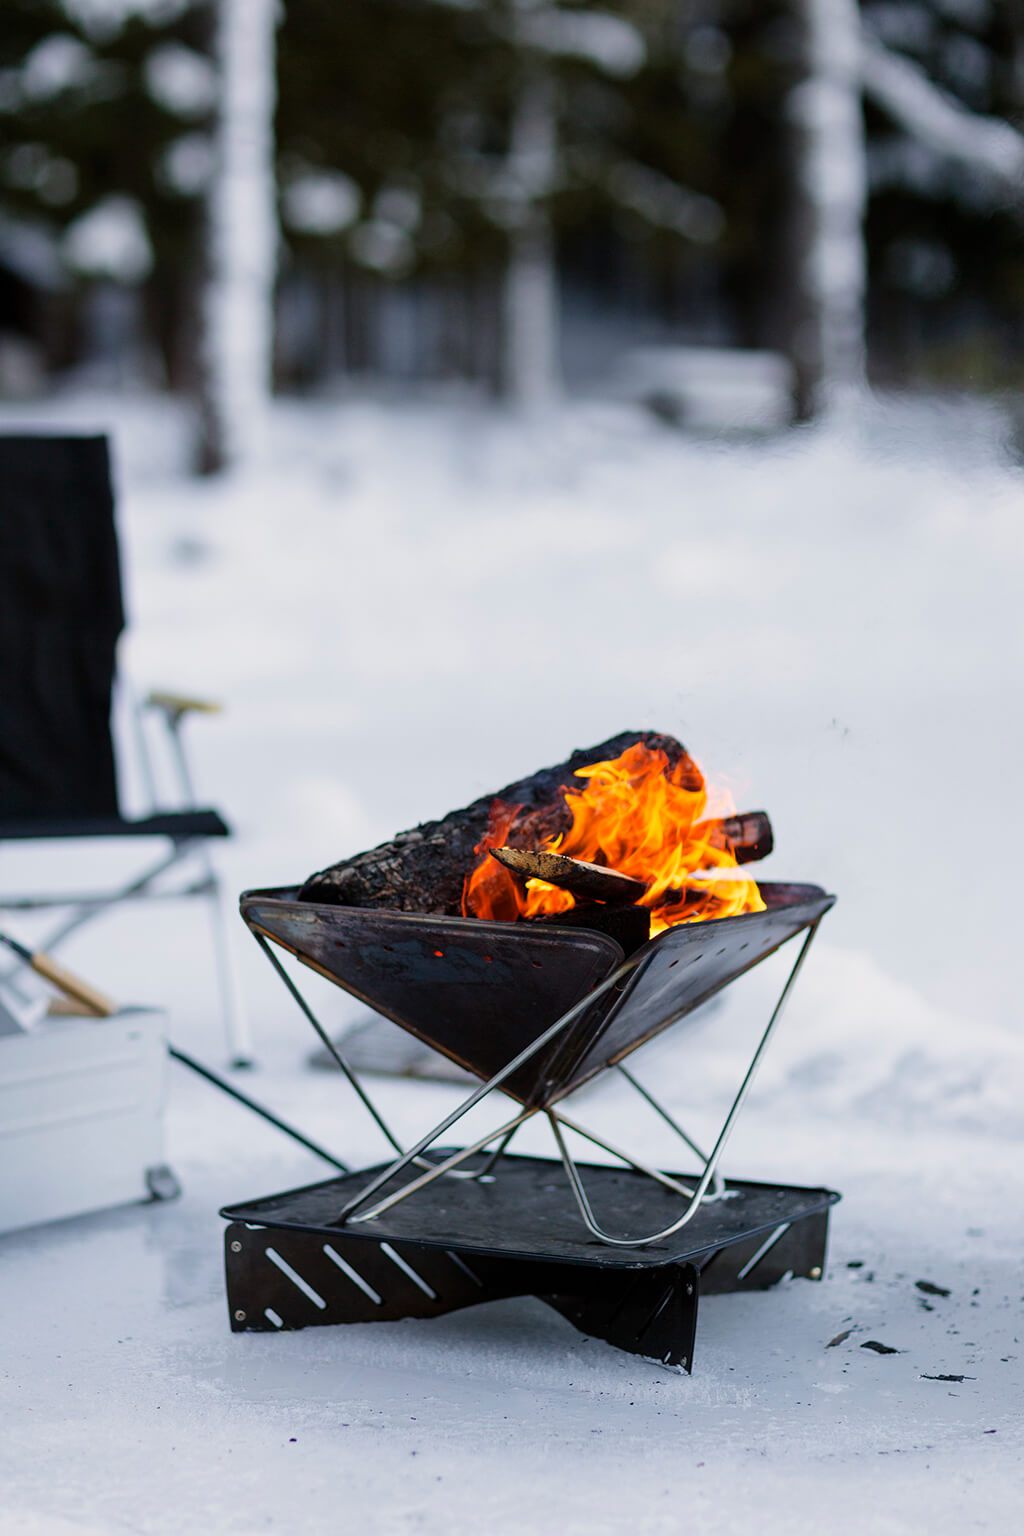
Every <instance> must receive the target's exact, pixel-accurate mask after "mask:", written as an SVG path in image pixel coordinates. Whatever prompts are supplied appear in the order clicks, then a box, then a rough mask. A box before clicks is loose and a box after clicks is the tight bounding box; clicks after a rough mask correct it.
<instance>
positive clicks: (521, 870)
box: [489, 848, 647, 903]
mask: <svg viewBox="0 0 1024 1536" xmlns="http://www.w3.org/2000/svg"><path fill="white" fill-rule="evenodd" d="M489 852H490V855H491V858H492V859H497V861H498V863H499V864H503V865H504V866H505V868H506V869H510V870H511V871H512V873H513V874H514V875H518V876H519V877H520V879H522V880H544V881H546V882H547V884H548V885H557V886H558V888H559V890H562V891H569V892H571V894H572V895H573V896H580V897H583V898H584V899H585V900H589V901H615V902H624V903H630V902H637V901H639V900H640V898H641V896H643V895H644V893H645V891H646V890H647V886H646V884H645V883H644V881H643V880H634V879H633V878H632V876H630V875H623V874H620V873H619V871H618V870H617V869H607V868H605V866H604V865H603V864H590V863H588V862H587V861H586V860H585V859H570V858H567V857H566V855H565V854H563V853H544V852H542V851H537V850H534V849H527V848H491V849H490V850H489Z"/></svg>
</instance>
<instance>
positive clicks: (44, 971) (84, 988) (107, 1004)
mask: <svg viewBox="0 0 1024 1536" xmlns="http://www.w3.org/2000/svg"><path fill="white" fill-rule="evenodd" d="M29 964H30V965H31V966H32V969H33V970H34V971H35V973H36V975H37V976H42V977H43V979H44V980H45V981H48V982H50V983H51V984H52V985H53V986H55V987H57V988H59V990H60V991H61V992H63V993H64V994H65V996H66V997H71V998H74V1000H75V1002H76V1003H80V1004H81V1005H82V1007H83V1008H84V1009H86V1011H87V1012H89V1013H92V1014H95V1015H96V1017H97V1018H100V1019H109V1017H110V1015H111V1014H112V1013H116V1012H117V1004H116V1003H115V1002H112V1001H111V999H110V998H109V997H106V996H105V995H104V994H103V993H102V992H98V991H97V990H96V988H95V987H91V986H90V985H89V983H88V982H87V981H83V980H82V978H81V976H76V975H75V973H74V972H73V971H68V970H65V968H64V966H62V965H58V964H57V962H56V960H53V959H51V958H50V956H49V955H45V954H43V953H42V951H41V950H36V952H35V953H34V954H33V956H32V959H31V960H30V962H29Z"/></svg>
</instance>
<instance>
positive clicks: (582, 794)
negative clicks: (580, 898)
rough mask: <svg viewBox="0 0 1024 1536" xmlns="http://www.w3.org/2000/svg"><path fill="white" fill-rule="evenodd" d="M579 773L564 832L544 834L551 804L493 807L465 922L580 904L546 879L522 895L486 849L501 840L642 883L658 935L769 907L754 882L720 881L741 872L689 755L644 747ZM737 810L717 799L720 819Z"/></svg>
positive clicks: (465, 899) (470, 879) (569, 792)
mask: <svg viewBox="0 0 1024 1536" xmlns="http://www.w3.org/2000/svg"><path fill="white" fill-rule="evenodd" d="M574 777H575V778H576V779H578V780H580V781H582V782H581V783H580V785H579V786H577V785H575V784H572V785H567V786H566V787H565V788H564V789H563V791H562V794H563V798H564V802H565V807H566V810H567V811H568V813H569V816H570V824H569V826H568V828H567V829H566V830H565V831H563V832H558V833H555V834H552V833H550V831H542V830H541V829H542V827H545V826H546V828H550V826H551V808H550V806H543V807H541V808H539V809H535V810H532V811H524V809H523V807H522V806H519V805H506V804H503V803H502V802H501V801H500V800H496V801H495V802H494V804H493V805H492V807H491V814H490V821H489V824H488V828H487V831H486V833H485V834H484V836H483V838H482V839H481V841H480V842H479V843H478V845H477V847H476V849H475V852H476V853H477V855H478V856H479V859H478V862H477V864H476V865H475V867H474V868H473V869H472V870H471V872H470V873H469V875H467V877H466V881H465V884H464V886H463V892H462V912H463V916H465V917H482V918H491V919H495V920H498V921H503V922H515V921H516V920H517V919H518V918H524V917H539V916H541V915H544V914H555V913H558V912H565V911H568V910H569V909H570V908H572V907H574V906H575V905H576V899H575V897H574V896H572V895H570V894H569V892H568V891H562V890H559V889H558V887H557V886H553V885H548V884H547V883H546V882H545V881H543V880H529V881H527V882H526V888H525V890H524V888H523V886H522V884H521V882H520V881H518V880H516V879H515V877H514V876H513V875H512V874H511V873H510V872H509V871H508V870H507V869H505V868H504V867H503V866H502V865H501V864H499V863H498V861H497V859H492V858H491V857H490V855H489V854H488V852H487V850H488V849H489V848H500V847H502V846H503V845H504V844H510V845H512V846H513V847H517V848H536V849H539V850H544V851H545V852H551V853H563V854H567V855H568V856H569V857H570V858H574V859H587V860H589V861H590V862H591V863H593V864H603V865H605V866H606V867H607V868H609V869H617V870H620V871H621V872H622V873H623V874H624V875H632V876H633V877H634V878H635V879H638V880H643V881H645V882H646V884H647V892H646V894H645V895H644V896H643V898H642V900H641V905H642V906H645V907H648V908H650V912H651V933H652V934H656V933H661V932H662V930H663V929H665V928H672V927H674V926H675V925H676V924H677V923H692V922H699V921H702V920H703V919H706V918H716V917H735V916H737V915H738V914H739V913H741V912H763V911H764V906H765V904H764V901H763V900H762V898H761V893H760V891H759V890H758V888H757V885H756V883H755V882H754V881H753V880H750V879H748V878H747V877H745V876H737V878H736V879H735V880H730V879H729V878H728V877H726V878H722V872H723V871H728V870H738V867H739V866H738V865H737V862H736V858H735V856H734V854H733V852H732V849H731V848H730V847H729V846H728V844H727V843H725V842H724V840H723V839H722V838H721V835H720V832H716V829H715V827H714V825H713V824H712V823H709V822H707V821H706V820H704V818H705V817H706V815H707V812H708V810H709V793H708V787H707V784H706V782H705V779H704V775H703V773H702V772H701V770H700V768H698V766H697V764H696V763H695V762H694V760H693V758H692V757H690V756H689V755H688V754H686V753H684V754H683V756H682V757H681V758H680V759H679V760H678V762H676V763H673V764H670V762H669V758H668V755H667V754H666V753H665V752H663V751H662V750H661V749H660V748H659V749H651V748H649V747H647V746H645V745H644V743H643V742H642V741H638V742H634V744H633V745H632V746H631V747H627V748H626V750H625V752H623V753H622V755H621V756H620V757H617V758H615V759H614V761H610V762H604V763H593V764H591V765H590V766H589V767H587V768H578V769H577V770H576V773H575V775H574ZM732 809H733V807H732V805H731V803H727V797H726V796H724V795H722V794H719V795H716V796H715V804H714V807H713V810H714V814H715V815H716V816H723V815H728V814H729V813H730V812H731V811H732Z"/></svg>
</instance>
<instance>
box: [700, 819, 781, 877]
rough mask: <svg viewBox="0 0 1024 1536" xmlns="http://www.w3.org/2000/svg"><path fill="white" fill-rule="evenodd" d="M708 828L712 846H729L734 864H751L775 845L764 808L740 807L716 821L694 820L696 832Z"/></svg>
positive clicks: (763, 856)
mask: <svg viewBox="0 0 1024 1536" xmlns="http://www.w3.org/2000/svg"><path fill="white" fill-rule="evenodd" d="M709 828H714V830H713V831H711V832H709V834H708V835H709V838H710V841H711V842H712V843H713V845H714V846H715V847H716V848H729V849H731V850H732V854H733V857H734V858H735V860H736V863H737V864H753V863H754V862H755V861H756V860H757V859H766V858H767V857H768V855H769V854H770V853H771V851H772V849H773V848H774V847H775V836H774V834H773V832H772V824H771V822H770V821H769V820H768V813H767V811H741V812H739V813H737V815H735V816H723V817H721V818H720V820H718V821H708V822H702V823H698V825H697V827H696V828H695V830H696V831H697V832H702V831H704V832H707V831H708V829H709Z"/></svg>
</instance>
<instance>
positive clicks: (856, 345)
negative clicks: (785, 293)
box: [788, 0, 867, 420]
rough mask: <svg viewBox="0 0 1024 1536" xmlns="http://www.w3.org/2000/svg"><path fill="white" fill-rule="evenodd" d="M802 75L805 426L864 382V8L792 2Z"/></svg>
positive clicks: (799, 286) (797, 92)
mask: <svg viewBox="0 0 1024 1536" xmlns="http://www.w3.org/2000/svg"><path fill="white" fill-rule="evenodd" d="M794 4H795V8H796V14H797V16H798V18H799V21H800V25H801V33H802V39H803V60H802V77H801V79H800V82H799V84H798V85H797V86H796V87H795V89H794V90H793V91H792V93H791V95H790V98H789V103H788V110H789V117H790V122H791V128H792V133H793V149H794V196H795V211H794V227H793V238H794V251H793V256H794V260H793V263H792V269H793V279H794V285H795V292H794V294H793V305H792V326H791V344H790V353H791V358H792V362H793V368H794V375H795V380H796V404H797V414H798V416H800V417H801V419H804V420H806V419H808V418H810V417H812V416H816V415H819V414H821V413H822V412H823V411H825V410H827V409H830V408H831V407H833V406H834V405H836V404H837V403H841V402H842V401H843V400H845V399H848V398H849V397H850V396H853V395H856V394H858V393H859V392H860V391H861V390H862V389H863V388H864V384H865V356H864V324H865V322H864V304H865V290H866V268H867V262H866V254H865V247H864V228H863V226H864V214H865V207H866V200H867V154H866V143H865V132H864V114H863V107H862V104H861V38H860V11H859V7H858V5H857V0H794Z"/></svg>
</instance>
